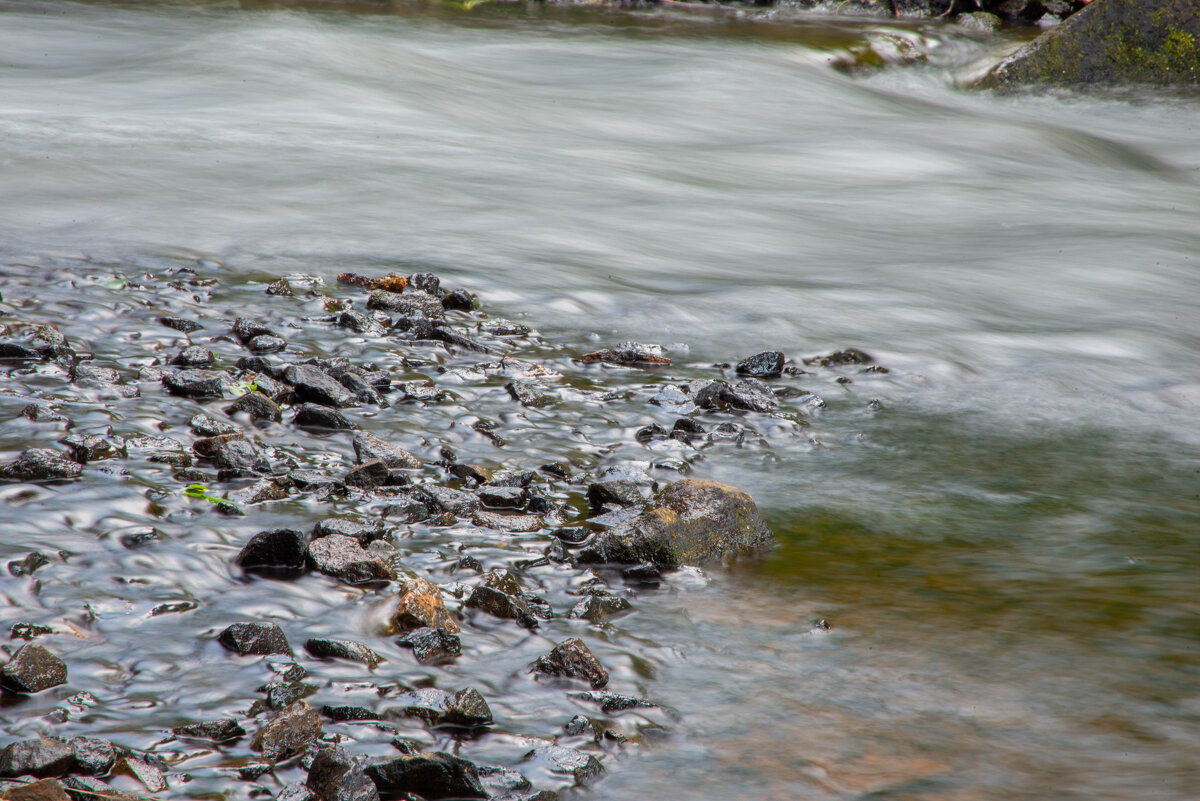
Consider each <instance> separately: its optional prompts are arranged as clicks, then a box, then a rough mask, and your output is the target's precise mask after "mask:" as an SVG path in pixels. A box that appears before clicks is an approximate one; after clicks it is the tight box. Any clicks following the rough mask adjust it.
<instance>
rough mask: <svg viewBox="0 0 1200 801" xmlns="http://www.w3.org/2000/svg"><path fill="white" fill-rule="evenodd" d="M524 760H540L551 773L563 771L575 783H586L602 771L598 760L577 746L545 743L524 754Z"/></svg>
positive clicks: (602, 768) (602, 767)
mask: <svg viewBox="0 0 1200 801" xmlns="http://www.w3.org/2000/svg"><path fill="white" fill-rule="evenodd" d="M525 761H526V762H541V763H542V764H543V765H545V766H546V768H547V769H548V770H549V771H551V772H552V773H563V774H566V775H568V776H570V777H571V778H572V779H574V780H575V783H576V784H587V783H588V782H590V781H591V780H592V779H594V778H596V777H597V776H599V775H600V774H601V773H603V772H604V766H603V765H601V764H600V760H598V759H596V757H594V756H592V755H591V754H589V753H587V752H586V751H580V750H579V749H578V748H567V747H566V746H562V745H554V744H553V743H547V744H546V745H540V746H538V747H537V748H534V749H533V750H532V751H530V752H529V753H528V754H526V755H525Z"/></svg>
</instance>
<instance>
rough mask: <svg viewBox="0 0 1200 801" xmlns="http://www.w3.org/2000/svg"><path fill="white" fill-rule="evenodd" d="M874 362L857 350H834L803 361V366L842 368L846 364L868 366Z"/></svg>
mask: <svg viewBox="0 0 1200 801" xmlns="http://www.w3.org/2000/svg"><path fill="white" fill-rule="evenodd" d="M872 361H874V360H873V359H872V358H871V357H870V356H868V355H867V354H865V353H863V352H862V351H861V350H858V349H857V348H846V350H835V351H834V352H833V353H829V354H827V355H825V356H813V357H812V358H809V359H805V360H804V363H805V364H817V365H820V366H821V367H843V366H845V365H847V364H870V363H871V362H872Z"/></svg>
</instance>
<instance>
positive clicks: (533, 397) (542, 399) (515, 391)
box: [504, 381, 554, 409]
mask: <svg viewBox="0 0 1200 801" xmlns="http://www.w3.org/2000/svg"><path fill="white" fill-rule="evenodd" d="M504 388H505V389H506V390H508V394H509V395H511V396H512V399H513V400H515V401H516V402H517V403H519V404H521V405H522V406H526V407H528V408H530V409H541V408H544V407H546V406H549V405H550V404H551V403H553V402H554V399H553V398H551V397H550V396H548V395H545V394H543V393H542V392H539V391H538V390H537V389H536V388H535V387H534V386H533V384H527V383H525V382H524V381H509V382H508V383H507V384H505V385H504Z"/></svg>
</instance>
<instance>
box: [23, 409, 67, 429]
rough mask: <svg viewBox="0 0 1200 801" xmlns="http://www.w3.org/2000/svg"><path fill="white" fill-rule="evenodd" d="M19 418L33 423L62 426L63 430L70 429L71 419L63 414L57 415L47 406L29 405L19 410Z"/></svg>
mask: <svg viewBox="0 0 1200 801" xmlns="http://www.w3.org/2000/svg"><path fill="white" fill-rule="evenodd" d="M21 416H22V417H24V418H25V419H27V420H29V421H30V422H33V423H52V424H55V425H57V424H60V423H61V424H64V425H63V427H64V428H70V427H71V418H69V417H67V416H66V415H65V414H59V413H58V412H56V411H54V409H52V408H50V407H49V406H39V405H38V404H36V403H31V404H29V405H28V406H26V407H25V408H24V409H22V410H21Z"/></svg>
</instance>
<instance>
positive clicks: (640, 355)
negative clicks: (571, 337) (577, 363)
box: [583, 342, 671, 367]
mask: <svg viewBox="0 0 1200 801" xmlns="http://www.w3.org/2000/svg"><path fill="white" fill-rule="evenodd" d="M662 354H663V349H662V346H661V345H643V344H641V343H638V342H622V343H621V344H620V345H617V346H616V347H615V348H611V349H609V348H605V349H604V350H597V351H593V352H592V353H588V354H585V355H584V356H583V361H584V363H585V364H586V363H589V362H610V363H612V364H623V365H626V366H629V367H666V366H667V365H669V364H670V363H671V360H670V359H668V358H667V357H665V356H663V355H662Z"/></svg>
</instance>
